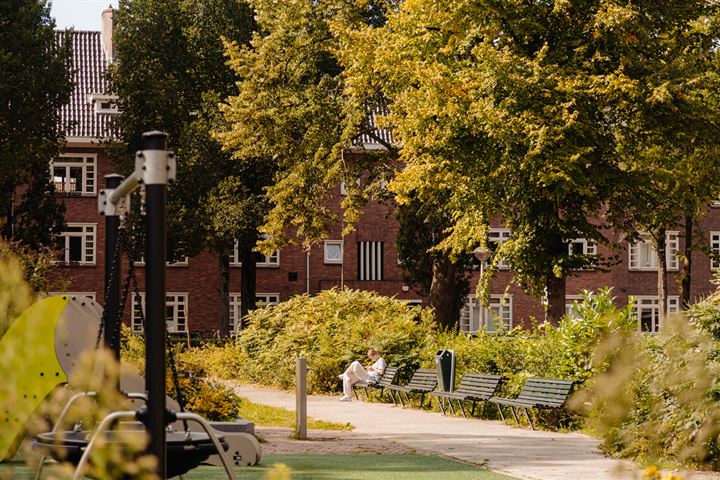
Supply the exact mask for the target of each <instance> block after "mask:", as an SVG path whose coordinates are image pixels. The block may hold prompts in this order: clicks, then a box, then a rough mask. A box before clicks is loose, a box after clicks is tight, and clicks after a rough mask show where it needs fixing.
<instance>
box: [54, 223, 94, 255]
mask: <svg viewBox="0 0 720 480" xmlns="http://www.w3.org/2000/svg"><path fill="white" fill-rule="evenodd" d="M58 242H59V245H58V248H59V249H60V250H62V252H63V253H62V254H61V258H60V261H61V262H63V263H67V264H70V263H74V264H78V265H95V224H94V223H93V224H83V223H68V225H67V229H66V230H65V232H63V234H62V235H61V236H60V238H59V239H58Z"/></svg>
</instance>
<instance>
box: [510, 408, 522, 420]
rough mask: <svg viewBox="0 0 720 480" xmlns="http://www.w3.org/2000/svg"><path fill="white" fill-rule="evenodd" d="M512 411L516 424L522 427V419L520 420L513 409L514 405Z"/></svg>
mask: <svg viewBox="0 0 720 480" xmlns="http://www.w3.org/2000/svg"><path fill="white" fill-rule="evenodd" d="M510 411H511V412H512V414H513V417H514V418H515V423H517V424H518V425H520V419H519V418H518V416H517V413H516V412H515V407H513V406H512V405H510Z"/></svg>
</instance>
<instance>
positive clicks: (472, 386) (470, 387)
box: [430, 373, 504, 417]
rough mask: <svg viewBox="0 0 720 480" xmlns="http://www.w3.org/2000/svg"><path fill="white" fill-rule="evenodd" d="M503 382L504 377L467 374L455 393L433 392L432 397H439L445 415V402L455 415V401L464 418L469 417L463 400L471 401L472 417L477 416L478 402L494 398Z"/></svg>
mask: <svg viewBox="0 0 720 480" xmlns="http://www.w3.org/2000/svg"><path fill="white" fill-rule="evenodd" d="M503 380H504V377H503V376H502V375H485V374H482V373H466V374H465V375H463V377H462V380H461V381H460V385H459V386H458V388H457V390H455V391H453V392H432V393H431V394H430V395H432V396H433V397H437V399H438V403H439V404H440V410H442V413H443V415H445V405H444V404H445V401H447V402H448V405H449V406H450V410H452V413H455V407H453V403H452V402H453V400H455V402H457V405H458V407H460V410H461V411H462V414H463V416H464V417H467V414H466V413H465V408H464V407H463V404H462V402H463V400H465V401H471V402H472V411H471V412H470V415H471V416H472V415H474V414H475V405H476V404H477V402H486V401H488V400H489V399H490V397H492V396H494V395H495V393H496V392H497V390H498V388H499V387H500V384H501V383H502V381H503Z"/></svg>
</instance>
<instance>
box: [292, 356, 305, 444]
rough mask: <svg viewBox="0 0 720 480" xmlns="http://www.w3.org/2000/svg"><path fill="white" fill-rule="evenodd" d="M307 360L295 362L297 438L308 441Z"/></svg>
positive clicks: (302, 359)
mask: <svg viewBox="0 0 720 480" xmlns="http://www.w3.org/2000/svg"><path fill="white" fill-rule="evenodd" d="M307 371H308V369H307V359H305V358H303V357H300V358H298V359H297V360H296V361H295V436H296V437H297V439H298V440H306V439H307Z"/></svg>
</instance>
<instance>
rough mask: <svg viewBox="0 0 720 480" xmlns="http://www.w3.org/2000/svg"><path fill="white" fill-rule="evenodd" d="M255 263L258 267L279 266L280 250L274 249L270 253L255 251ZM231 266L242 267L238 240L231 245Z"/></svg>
mask: <svg viewBox="0 0 720 480" xmlns="http://www.w3.org/2000/svg"><path fill="white" fill-rule="evenodd" d="M255 258H256V261H255V264H256V265H257V266H258V267H279V266H280V250H275V251H274V252H273V253H272V255H263V254H262V253H259V252H255ZM230 266H231V267H242V262H241V261H240V250H239V249H238V242H237V240H236V241H235V244H234V245H233V253H232V255H231V256H230Z"/></svg>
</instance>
